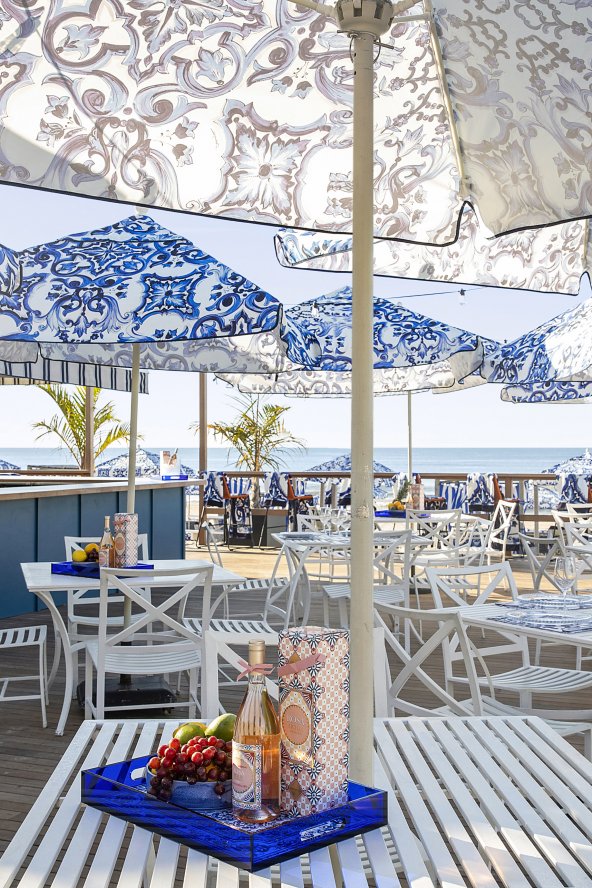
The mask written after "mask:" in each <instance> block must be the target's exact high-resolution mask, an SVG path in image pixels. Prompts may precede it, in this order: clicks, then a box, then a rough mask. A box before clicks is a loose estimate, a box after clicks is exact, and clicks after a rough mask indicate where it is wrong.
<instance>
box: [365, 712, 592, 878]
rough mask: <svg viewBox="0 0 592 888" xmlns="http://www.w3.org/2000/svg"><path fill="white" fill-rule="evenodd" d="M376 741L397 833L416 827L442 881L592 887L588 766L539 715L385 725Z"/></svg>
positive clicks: (591, 766)
mask: <svg viewBox="0 0 592 888" xmlns="http://www.w3.org/2000/svg"><path fill="white" fill-rule="evenodd" d="M374 737H375V747H376V750H377V752H378V756H379V758H380V761H381V765H382V767H383V768H384V771H385V772H386V776H387V778H388V780H389V782H390V784H391V785H392V786H393V788H394V789H395V791H396V792H395V793H393V795H392V796H391V799H390V802H389V815H390V818H391V827H392V828H394V831H395V833H396V826H395V822H396V820H395V818H398V819H399V820H400V821H404V822H406V823H410V824H412V825H413V828H414V831H415V833H416V835H417V836H418V837H419V839H420V840H421V843H422V856H423V857H424V859H425V860H426V862H427V863H428V866H429V868H430V871H431V872H432V873H434V872H435V873H437V877H438V880H439V881H438V883H437V884H442V885H447V886H448V885H450V886H452V885H455V886H457V885H463V886H464V885H471V886H479V888H482V886H483V888H484V886H499V885H504V886H508V888H519V886H527V885H528V886H533V885H534V886H538V888H559V886H561V885H563V886H566V885H569V886H572V888H575V886H588V888H590V886H592V763H591V762H590V761H589V760H588V759H586V758H584V756H582V755H580V754H579V753H578V752H576V751H575V750H574V748H573V747H572V746H570V745H569V743H567V742H566V741H565V740H563V739H562V738H561V737H559V736H558V735H557V734H556V733H555V732H554V731H553V730H552V729H551V728H549V727H548V726H547V725H546V724H545V723H544V722H543V721H542V720H541V719H537V718H523V717H520V716H513V717H508V718H506V717H497V718H462V719H461V718H458V717H450V718H401V719H380V720H376V721H375V727H374ZM400 850H401V854H402V850H403V849H402V847H400ZM459 864H461V865H460V866H459Z"/></svg>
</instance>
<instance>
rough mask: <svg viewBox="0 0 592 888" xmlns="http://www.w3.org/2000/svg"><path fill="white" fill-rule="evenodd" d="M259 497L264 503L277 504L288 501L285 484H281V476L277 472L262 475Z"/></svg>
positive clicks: (283, 503)
mask: <svg viewBox="0 0 592 888" xmlns="http://www.w3.org/2000/svg"><path fill="white" fill-rule="evenodd" d="M261 499H262V502H263V504H265V505H276V506H278V505H285V504H286V503H287V502H288V493H287V485H286V484H282V476H281V475H280V473H279V472H272V473H271V474H265V475H264V477H263V495H262V497H261Z"/></svg>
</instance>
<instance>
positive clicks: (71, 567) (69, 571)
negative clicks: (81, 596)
mask: <svg viewBox="0 0 592 888" xmlns="http://www.w3.org/2000/svg"><path fill="white" fill-rule="evenodd" d="M130 570H154V565H153V564H135V565H134V567H133V568H130ZM51 572H52V574H62V575H63V576H68V577H83V578H86V579H87V580H98V579H99V577H100V576H101V568H100V567H99V562H98V561H54V562H53V563H52V565H51Z"/></svg>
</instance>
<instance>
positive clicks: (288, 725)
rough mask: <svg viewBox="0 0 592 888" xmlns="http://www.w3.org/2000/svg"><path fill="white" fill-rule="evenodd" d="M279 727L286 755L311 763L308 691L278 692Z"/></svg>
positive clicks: (310, 715) (309, 701)
mask: <svg viewBox="0 0 592 888" xmlns="http://www.w3.org/2000/svg"><path fill="white" fill-rule="evenodd" d="M280 729H281V732H282V742H283V744H284V750H285V751H286V752H287V754H288V757H289V758H291V759H292V760H293V761H297V762H303V763H305V764H307V765H310V764H312V699H311V695H310V694H309V693H306V692H303V691H295V690H289V691H287V692H282V693H281V694H280Z"/></svg>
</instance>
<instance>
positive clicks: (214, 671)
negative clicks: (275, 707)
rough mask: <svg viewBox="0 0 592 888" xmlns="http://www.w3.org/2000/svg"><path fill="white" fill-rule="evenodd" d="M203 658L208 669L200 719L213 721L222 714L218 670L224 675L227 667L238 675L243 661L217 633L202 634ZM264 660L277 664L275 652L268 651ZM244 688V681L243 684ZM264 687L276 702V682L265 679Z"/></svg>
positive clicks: (241, 670)
mask: <svg viewBox="0 0 592 888" xmlns="http://www.w3.org/2000/svg"><path fill="white" fill-rule="evenodd" d="M203 645H204V658H205V660H206V661H207V664H208V668H207V670H206V674H205V676H204V677H205V680H206V683H205V685H204V688H203V692H202V703H203V706H204V711H203V712H202V717H205V718H208V719H213V718H215V717H216V716H217V715H218V714H219V713H221V712H224V709H223V707H222V704H221V703H220V684H219V676H220V670H222V671H223V673H224V674H226V673H227V672H228V667H230V668H231V669H235V670H236V674H237V679H238V675H239V674H240V673H241V672H243V670H244V660H243V658H242V657H241V655H240V654H239V653H238V652H237V651H236V650H235V649H234V648H233V647H231V646H230V645H229V644H227V643H226V642H225V641H224V639H223V637H222V636H221V634H220V633H219V632H211V631H210V632H204V633H203ZM266 659H267V661H268V662H270V663H276V662H277V651H275V650H274V651H269V652H268V653H267V656H266ZM243 684H244V685H245V688H246V681H245V682H243ZM265 686H266V688H267V692H268V694H269V696H270V697H271V698H272V699H273V700H276V701H277V700H278V698H279V691H278V686H277V682H276V681H274V679H273V677H272V678H266V679H265Z"/></svg>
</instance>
